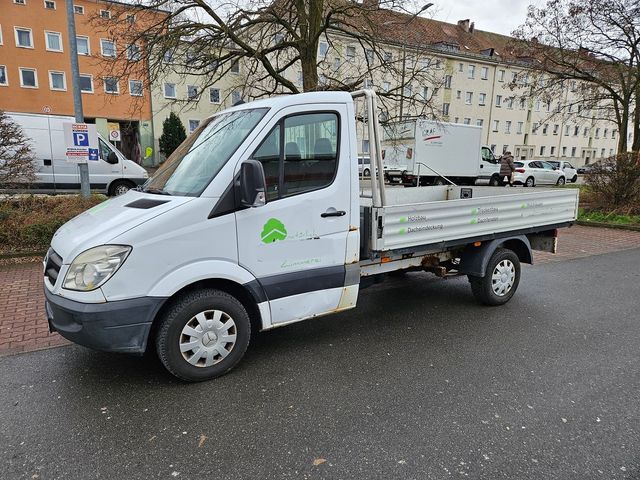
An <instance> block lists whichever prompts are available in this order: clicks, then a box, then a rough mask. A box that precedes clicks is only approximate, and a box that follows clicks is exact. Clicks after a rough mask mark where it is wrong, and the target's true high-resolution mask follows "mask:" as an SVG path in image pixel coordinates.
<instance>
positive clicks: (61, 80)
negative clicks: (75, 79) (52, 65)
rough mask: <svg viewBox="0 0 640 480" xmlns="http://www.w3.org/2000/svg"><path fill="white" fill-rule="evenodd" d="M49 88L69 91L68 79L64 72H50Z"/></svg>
mask: <svg viewBox="0 0 640 480" xmlns="http://www.w3.org/2000/svg"><path fill="white" fill-rule="evenodd" d="M49 87H50V88H51V90H60V91H66V90H67V79H66V78H65V75H64V72H51V71H50V72H49Z"/></svg>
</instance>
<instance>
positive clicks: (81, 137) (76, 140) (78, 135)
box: [73, 132, 89, 147]
mask: <svg viewBox="0 0 640 480" xmlns="http://www.w3.org/2000/svg"><path fill="white" fill-rule="evenodd" d="M73 144H74V145H75V146H76V147H88V146H89V135H88V134H86V133H84V132H73Z"/></svg>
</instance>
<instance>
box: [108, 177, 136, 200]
mask: <svg viewBox="0 0 640 480" xmlns="http://www.w3.org/2000/svg"><path fill="white" fill-rule="evenodd" d="M135 186H136V185H135V183H133V182H130V181H129V180H116V181H115V182H113V183H112V184H111V185H109V196H110V197H117V196H118V195H123V194H125V193H127V192H128V191H129V190H131V189H132V188H134V187H135Z"/></svg>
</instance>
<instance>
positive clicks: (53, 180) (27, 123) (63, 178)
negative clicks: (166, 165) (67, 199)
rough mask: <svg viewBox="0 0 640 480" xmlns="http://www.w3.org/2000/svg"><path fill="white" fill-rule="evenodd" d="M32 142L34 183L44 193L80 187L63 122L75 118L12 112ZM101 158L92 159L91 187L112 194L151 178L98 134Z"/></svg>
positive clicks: (15, 120)
mask: <svg viewBox="0 0 640 480" xmlns="http://www.w3.org/2000/svg"><path fill="white" fill-rule="evenodd" d="M8 115H9V117H11V119H12V120H13V121H14V122H16V123H17V124H18V125H20V126H21V127H22V129H23V131H24V134H25V135H26V136H27V137H29V138H30V139H31V141H32V144H31V147H32V149H33V151H34V153H35V158H36V159H35V167H36V181H35V182H34V183H32V184H31V185H30V187H31V188H35V189H38V190H39V191H42V192H43V193H52V192H63V191H69V190H79V189H80V173H79V170H78V166H77V165H76V164H74V163H67V157H66V154H65V141H64V132H63V124H64V123H67V122H75V119H74V117H66V116H59V115H36V114H29V113H8ZM98 142H99V156H100V159H99V160H98V161H90V162H89V181H90V182H91V189H92V190H97V191H99V192H101V193H106V194H107V195H110V196H115V195H121V194H123V193H125V192H126V191H127V190H129V189H131V188H134V187H136V186H137V185H141V184H143V183H144V182H146V181H147V179H148V178H149V175H148V174H147V171H146V170H145V169H144V168H142V167H141V166H140V165H138V164H137V163H135V162H133V161H131V160H128V159H127V158H126V157H125V156H124V155H123V154H122V152H120V151H119V150H118V149H117V148H115V147H114V146H113V145H111V144H110V143H109V142H108V141H106V140H105V139H104V138H102V137H101V136H100V135H98Z"/></svg>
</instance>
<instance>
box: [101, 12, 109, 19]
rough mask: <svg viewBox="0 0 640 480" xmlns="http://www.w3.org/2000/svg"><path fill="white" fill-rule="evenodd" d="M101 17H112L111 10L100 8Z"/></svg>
mask: <svg viewBox="0 0 640 480" xmlns="http://www.w3.org/2000/svg"><path fill="white" fill-rule="evenodd" d="M100 18H104V19H105V20H109V19H110V18H111V12H110V11H109V10H100Z"/></svg>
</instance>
